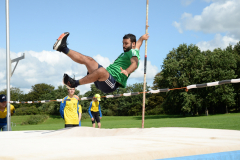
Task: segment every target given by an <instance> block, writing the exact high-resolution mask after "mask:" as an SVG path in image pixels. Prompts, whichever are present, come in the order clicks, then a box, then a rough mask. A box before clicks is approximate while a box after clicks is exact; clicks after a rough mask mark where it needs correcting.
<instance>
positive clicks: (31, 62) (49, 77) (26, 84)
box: [0, 0, 240, 94]
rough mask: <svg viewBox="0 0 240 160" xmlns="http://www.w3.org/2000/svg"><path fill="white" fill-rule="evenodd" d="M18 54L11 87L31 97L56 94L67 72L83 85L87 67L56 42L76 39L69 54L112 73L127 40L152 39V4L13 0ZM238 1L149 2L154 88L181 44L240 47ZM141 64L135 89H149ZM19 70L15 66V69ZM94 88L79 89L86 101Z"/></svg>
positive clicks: (0, 51)
mask: <svg viewBox="0 0 240 160" xmlns="http://www.w3.org/2000/svg"><path fill="white" fill-rule="evenodd" d="M9 1H10V3H9V11H10V51H11V58H12V59H14V58H16V57H19V56H21V55H22V53H25V54H26V56H25V59H24V60H21V61H20V62H19V64H18V66H17V69H16V71H15V72H14V75H13V77H12V78H11V86H12V87H19V88H20V89H21V90H23V91H24V93H27V92H29V91H30V89H31V86H32V85H34V84H36V83H47V84H51V85H53V86H55V87H57V86H58V85H61V84H62V76H63V73H65V72H66V73H68V74H70V75H75V76H76V78H77V79H79V78H82V77H84V76H85V75H86V72H87V70H86V68H85V67H84V66H83V65H80V64H76V63H75V62H73V61H71V60H70V59H69V58H68V57H67V56H65V55H63V54H62V53H59V52H56V51H53V49H52V47H53V44H54V43H55V41H56V39H57V38H58V37H59V35H60V34H61V33H63V32H66V31H67V32H70V36H69V38H68V43H69V48H70V49H73V50H76V51H78V52H80V53H82V54H84V55H88V56H91V57H93V58H94V59H95V60H96V61H97V62H99V63H100V64H102V65H103V66H104V67H107V66H108V65H109V64H110V63H112V62H113V61H114V60H115V59H116V58H117V56H118V55H119V54H120V53H122V51H123V50H122V37H123V36H124V35H125V34H127V33H133V34H135V35H136V37H137V38H139V37H140V36H141V35H143V34H144V33H145V23H146V0H121V1H117V0H116V1H115V0H101V1H100V0H88V1H83V0H75V1H74V0H51V1H49V0H34V1H33V0H9ZM239 7H240V2H239V1H238V0H171V1H163V0H149V22H148V23H149V30H148V32H149V35H150V38H149V40H148V51H147V53H148V59H147V60H148V66H147V83H148V85H150V86H152V83H153V78H154V76H155V75H156V74H157V73H158V72H160V71H161V65H162V63H163V60H164V59H165V58H166V55H167V54H168V53H169V51H171V50H172V49H173V48H177V47H178V46H179V45H180V44H183V43H186V44H188V45H189V44H196V45H197V46H198V47H199V48H200V49H201V50H207V49H209V50H213V49H214V48H218V47H220V48H225V47H226V46H227V45H228V44H233V45H234V44H236V43H237V42H238V41H239V40H240V29H239V26H240V24H239V23H240V11H239V9H238V8H239ZM0 22H1V23H0V35H1V36H0V68H1V70H0V90H2V89H4V88H6V15H5V0H2V1H0ZM144 51H145V48H144V44H143V46H142V47H141V49H140V55H141V63H140V66H139V68H138V70H137V71H135V73H133V74H132V75H131V77H130V78H129V81H128V84H134V83H136V82H137V83H140V82H143V60H144ZM14 65H15V64H12V68H13V67H14ZM89 86H90V85H84V86H81V87H78V89H79V90H80V93H81V94H83V93H85V92H86V91H88V90H89Z"/></svg>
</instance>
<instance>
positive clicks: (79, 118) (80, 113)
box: [74, 95, 82, 126]
mask: <svg viewBox="0 0 240 160" xmlns="http://www.w3.org/2000/svg"><path fill="white" fill-rule="evenodd" d="M74 97H75V98H77V100H78V101H79V97H78V96H77V95H74ZM78 112H79V114H78V121H79V126H81V118H82V106H81V105H80V104H79V110H78Z"/></svg>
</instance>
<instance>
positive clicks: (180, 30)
mask: <svg viewBox="0 0 240 160" xmlns="http://www.w3.org/2000/svg"><path fill="white" fill-rule="evenodd" d="M173 26H174V27H175V28H177V29H178V32H179V33H183V31H182V28H181V24H180V23H178V22H176V21H174V22H173Z"/></svg>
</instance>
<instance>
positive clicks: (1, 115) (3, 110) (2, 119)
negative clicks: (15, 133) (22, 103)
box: [0, 94, 15, 131]
mask: <svg viewBox="0 0 240 160" xmlns="http://www.w3.org/2000/svg"><path fill="white" fill-rule="evenodd" d="M10 111H11V116H12V115H13V114H14V113H15V108H14V106H13V105H11V104H10ZM9 130H10V131H11V130H12V128H11V126H10V129H9ZM0 131H7V97H6V95H5V94H1V95H0Z"/></svg>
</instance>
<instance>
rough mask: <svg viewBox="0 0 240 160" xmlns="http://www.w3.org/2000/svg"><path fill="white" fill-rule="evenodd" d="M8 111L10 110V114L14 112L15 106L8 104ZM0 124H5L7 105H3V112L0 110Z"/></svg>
mask: <svg viewBox="0 0 240 160" xmlns="http://www.w3.org/2000/svg"><path fill="white" fill-rule="evenodd" d="M10 111H11V114H13V113H15V108H14V106H13V105H11V104H10ZM0 125H1V126H4V125H7V107H5V109H4V111H3V112H2V111H0Z"/></svg>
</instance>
